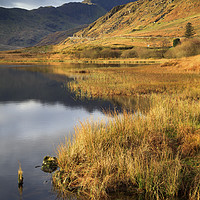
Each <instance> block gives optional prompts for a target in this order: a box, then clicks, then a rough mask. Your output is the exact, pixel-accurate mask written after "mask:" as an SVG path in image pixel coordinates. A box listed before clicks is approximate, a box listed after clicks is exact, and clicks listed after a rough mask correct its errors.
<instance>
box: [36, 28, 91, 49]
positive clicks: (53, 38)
mask: <svg viewBox="0 0 200 200" xmlns="http://www.w3.org/2000/svg"><path fill="white" fill-rule="evenodd" d="M86 27H87V25H81V26H78V27H76V28H73V29H68V30H66V31H56V32H55V33H50V34H49V35H47V36H45V37H44V38H42V40H41V41H40V42H39V43H37V44H36V46H45V45H55V44H59V43H60V42H62V41H63V40H65V39H66V38H67V37H71V36H73V34H74V33H76V32H78V31H80V30H82V29H84V28H86Z"/></svg>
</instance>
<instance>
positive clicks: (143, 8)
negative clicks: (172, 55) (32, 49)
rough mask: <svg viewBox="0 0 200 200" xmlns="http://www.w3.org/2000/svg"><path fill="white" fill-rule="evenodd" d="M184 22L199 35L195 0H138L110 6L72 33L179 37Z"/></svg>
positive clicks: (199, 13) (198, 5) (199, 8)
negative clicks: (103, 12)
mask: <svg viewBox="0 0 200 200" xmlns="http://www.w3.org/2000/svg"><path fill="white" fill-rule="evenodd" d="M188 22H191V23H192V25H193V26H194V29H195V32H196V34H197V35H200V1H199V0H138V1H136V2H132V3H128V4H126V5H121V6H117V7H115V8H113V9H112V10H111V11H109V12H108V13H107V14H106V15H104V16H103V17H101V18H99V19H98V20H96V21H95V22H93V23H92V24H90V25H89V26H88V27H87V28H85V29H84V30H82V31H79V32H78V33H76V34H75V35H76V36H77V37H80V38H89V37H91V38H104V37H110V38H111V37H116V36H126V37H129V36H130V37H132V36H135V37H136V36H138V37H139V36H140V37H141V36H144V37H146V36H148V37H151V36H154V37H163V36H166V37H182V36H183V35H184V31H185V25H186V24H187V23H188Z"/></svg>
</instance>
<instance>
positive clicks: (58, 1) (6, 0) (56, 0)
mask: <svg viewBox="0 0 200 200" xmlns="http://www.w3.org/2000/svg"><path fill="white" fill-rule="evenodd" d="M81 1H82V0H43V1H41V0H29V1H27V0H1V2H0V7H7V8H14V7H15V8H23V9H27V10H31V9H35V8H39V7H40V6H54V7H57V6H61V5H63V4H64V3H69V2H81Z"/></svg>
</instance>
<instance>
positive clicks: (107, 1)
mask: <svg viewBox="0 0 200 200" xmlns="http://www.w3.org/2000/svg"><path fill="white" fill-rule="evenodd" d="M134 1H137V0H84V1H83V3H87V4H96V5H99V6H101V7H102V8H104V9H106V10H107V11H109V10H110V9H112V8H113V7H115V6H118V5H123V4H127V3H130V2H134Z"/></svg>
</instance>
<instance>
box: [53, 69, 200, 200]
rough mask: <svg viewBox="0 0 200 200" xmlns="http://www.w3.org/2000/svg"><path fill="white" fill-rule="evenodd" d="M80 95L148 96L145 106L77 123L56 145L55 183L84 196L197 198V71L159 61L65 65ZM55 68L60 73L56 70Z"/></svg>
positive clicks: (199, 192)
mask: <svg viewBox="0 0 200 200" xmlns="http://www.w3.org/2000/svg"><path fill="white" fill-rule="evenodd" d="M72 72H73V73H74V74H77V75H78V76H76V78H75V81H74V82H73V83H71V84H70V85H69V87H70V88H71V90H74V91H75V92H76V93H77V94H78V95H80V96H87V97H88V98H99V97H100V98H107V99H113V98H117V97H118V96H127V97H130V96H135V95H136V96H137V95H138V96H148V98H149V102H150V109H149V110H148V111H145V112H143V111H142V110H138V111H137V112H134V113H133V112H124V113H122V114H117V113H114V114H113V115H112V118H110V119H109V120H108V121H99V122H94V123H89V122H87V121H86V122H83V123H81V124H80V125H79V126H77V127H76V129H75V136H74V139H73V140H72V141H70V140H66V142H65V143H63V144H61V145H60V146H59V147H58V151H57V153H58V162H59V167H60V170H59V171H57V172H56V173H55V174H54V177H53V180H54V185H55V188H57V190H58V191H60V192H61V193H62V194H67V193H68V191H69V190H70V191H75V192H78V193H79V194H81V195H83V196H84V195H85V196H86V198H91V199H105V198H109V195H110V194H111V193H113V192H114V193H115V192H119V191H122V192H125V193H126V194H137V195H138V196H140V197H141V198H146V199H172V198H173V197H177V196H178V197H181V198H183V197H184V198H185V199H191V200H192V199H194V200H199V199H200V182H199V180H200V177H199V175H200V104H199V99H200V96H199V94H200V93H199V90H200V88H199V87H200V76H199V74H198V73H196V74H195V73H186V72H180V71H179V70H176V69H175V70H174V71H173V72H172V71H171V69H168V68H167V67H166V68H164V67H160V66H143V67H124V68H123V67H121V68H96V69H89V68H88V69H84V70H83V69H81V70H77V69H76V70H71V73H72ZM60 73H62V72H60Z"/></svg>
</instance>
